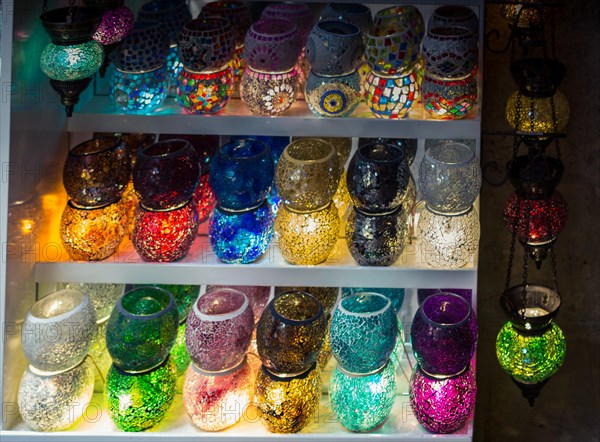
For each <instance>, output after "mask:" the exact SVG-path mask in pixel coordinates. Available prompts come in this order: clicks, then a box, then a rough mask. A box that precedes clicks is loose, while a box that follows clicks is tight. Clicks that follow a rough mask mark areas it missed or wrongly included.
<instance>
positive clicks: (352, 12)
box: [319, 3, 373, 40]
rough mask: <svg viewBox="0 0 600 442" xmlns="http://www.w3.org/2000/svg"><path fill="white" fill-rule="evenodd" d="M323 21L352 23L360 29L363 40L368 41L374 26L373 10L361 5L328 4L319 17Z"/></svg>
mask: <svg viewBox="0 0 600 442" xmlns="http://www.w3.org/2000/svg"><path fill="white" fill-rule="evenodd" d="M323 20H339V21H343V22H346V23H352V24H353V25H355V26H357V27H358V29H360V32H361V34H362V38H363V40H366V37H367V35H366V34H367V32H368V31H369V30H370V29H371V27H372V26H373V18H372V16H371V10H370V9H369V8H368V7H367V6H365V5H362V4H360V3H327V5H325V8H323V10H322V11H321V16H320V17H319V21H323Z"/></svg>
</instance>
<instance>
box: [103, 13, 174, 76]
mask: <svg viewBox="0 0 600 442" xmlns="http://www.w3.org/2000/svg"><path fill="white" fill-rule="evenodd" d="M168 53H169V41H168V39H166V38H165V35H164V34H163V30H162V28H161V25H160V23H158V22H156V21H148V22H140V21H137V22H136V23H135V25H134V26H133V29H132V30H131V32H130V33H129V35H127V37H125V38H124V39H123V41H121V43H119V45H118V46H117V47H116V48H115V50H113V51H111V52H110V54H109V56H110V59H111V61H112V62H113V64H114V65H115V67H116V68H117V69H118V70H120V71H122V72H137V73H143V72H150V71H154V70H155V69H158V68H160V67H162V66H164V65H165V60H166V58H167V54H168Z"/></svg>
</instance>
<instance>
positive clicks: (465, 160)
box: [419, 142, 481, 214]
mask: <svg viewBox="0 0 600 442" xmlns="http://www.w3.org/2000/svg"><path fill="white" fill-rule="evenodd" d="M419 187H420V190H421V193H422V197H423V199H424V200H425V202H426V203H427V207H429V208H430V209H431V210H433V211H435V212H438V213H445V214H458V213H463V212H465V211H467V210H469V209H470V208H471V206H472V205H473V203H475V200H476V199H477V196H478V195H479V189H480V188H481V166H480V165H479V158H478V157H477V155H475V151H474V150H473V149H471V148H470V147H469V146H467V145H466V144H463V143H455V142H444V143H440V144H435V145H433V146H431V147H429V148H428V149H427V150H426V151H425V156H424V157H423V160H422V161H421V165H420V168H419Z"/></svg>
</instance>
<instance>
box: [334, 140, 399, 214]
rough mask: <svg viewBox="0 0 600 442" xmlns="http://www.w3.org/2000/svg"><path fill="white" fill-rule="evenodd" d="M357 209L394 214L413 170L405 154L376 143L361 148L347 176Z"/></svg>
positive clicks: (395, 148) (353, 159) (396, 148)
mask: <svg viewBox="0 0 600 442" xmlns="http://www.w3.org/2000/svg"><path fill="white" fill-rule="evenodd" d="M346 180H347V185H348V192H349V193H350V198H352V202H353V203H354V206H355V207H356V208H357V209H359V210H360V211H362V212H364V213H367V214H387V213H391V212H393V211H395V210H396V209H397V208H398V207H400V205H401V204H402V201H403V199H404V195H405V193H406V190H407V188H408V182H409V180H410V169H409V167H408V161H407V158H406V155H405V154H404V151H403V150H402V149H401V148H399V147H398V146H396V145H394V144H387V143H384V142H380V141H376V142H374V143H369V144H365V145H363V146H360V147H359V148H358V150H357V151H356V153H355V154H354V155H353V156H352V159H351V160H350V164H349V165H348V173H347V176H346Z"/></svg>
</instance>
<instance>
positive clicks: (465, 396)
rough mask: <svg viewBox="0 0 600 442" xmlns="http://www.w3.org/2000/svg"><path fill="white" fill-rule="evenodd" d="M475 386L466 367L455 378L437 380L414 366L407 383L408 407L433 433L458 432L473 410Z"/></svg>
mask: <svg viewBox="0 0 600 442" xmlns="http://www.w3.org/2000/svg"><path fill="white" fill-rule="evenodd" d="M476 395H477V385H476V383H475V373H473V370H472V369H471V366H470V365H469V366H468V367H467V368H466V370H465V371H463V372H462V373H461V374H459V375H457V376H453V377H450V378H446V379H436V378H434V377H431V376H428V375H427V374H425V373H424V372H423V371H422V370H421V368H420V366H419V365H418V364H417V365H415V368H414V370H413V374H412V376H411V378H410V383H409V397H410V405H411V407H412V410H413V413H414V415H415V417H416V418H417V420H418V421H419V423H420V424H421V425H422V426H423V427H424V428H425V429H426V430H427V431H430V432H432V433H452V432H454V431H456V430H458V429H459V428H461V427H462V426H463V425H464V424H465V423H466V422H467V419H469V416H471V414H472V413H473V410H474V409H475V398H476Z"/></svg>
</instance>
